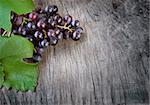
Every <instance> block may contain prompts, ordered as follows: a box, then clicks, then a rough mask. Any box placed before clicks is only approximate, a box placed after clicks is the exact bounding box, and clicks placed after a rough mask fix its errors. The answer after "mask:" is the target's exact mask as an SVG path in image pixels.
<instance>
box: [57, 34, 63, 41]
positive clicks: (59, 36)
mask: <svg viewBox="0 0 150 105" xmlns="http://www.w3.org/2000/svg"><path fill="white" fill-rule="evenodd" d="M56 36H57V38H58V39H59V40H60V39H63V33H62V32H60V33H59V34H57V35H56Z"/></svg>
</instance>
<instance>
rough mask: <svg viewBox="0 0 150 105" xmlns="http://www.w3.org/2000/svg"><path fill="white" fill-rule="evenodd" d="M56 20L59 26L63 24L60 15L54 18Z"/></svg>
mask: <svg viewBox="0 0 150 105" xmlns="http://www.w3.org/2000/svg"><path fill="white" fill-rule="evenodd" d="M54 20H55V21H56V22H57V23H58V24H59V23H61V22H62V17H61V16H60V15H59V14H56V15H55V16H54Z"/></svg>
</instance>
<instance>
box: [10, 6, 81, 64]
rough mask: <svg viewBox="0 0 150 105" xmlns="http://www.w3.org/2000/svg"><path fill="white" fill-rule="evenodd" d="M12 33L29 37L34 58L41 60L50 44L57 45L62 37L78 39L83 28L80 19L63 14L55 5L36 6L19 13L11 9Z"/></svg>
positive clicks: (35, 60)
mask: <svg viewBox="0 0 150 105" xmlns="http://www.w3.org/2000/svg"><path fill="white" fill-rule="evenodd" d="M10 18H11V23H12V33H14V34H17V35H21V36H22V37H25V38H27V39H28V40H29V41H31V42H32V43H33V44H34V47H35V50H34V53H33V57H32V60H33V61H34V62H38V61H40V60H41V57H42V56H41V54H42V52H43V50H44V49H45V48H46V47H48V46H49V45H56V44H57V43H58V41H59V40H61V39H70V38H71V39H72V40H74V41H77V40H79V39H80V37H81V35H82V31H83V28H82V27H80V22H79V20H74V19H73V17H72V16H70V15H68V14H67V15H65V16H61V15H60V14H59V13H58V8H57V6H55V5H48V6H46V7H44V8H36V9H35V10H33V11H32V12H31V13H27V14H21V15H18V14H16V13H15V12H13V11H11V17H10Z"/></svg>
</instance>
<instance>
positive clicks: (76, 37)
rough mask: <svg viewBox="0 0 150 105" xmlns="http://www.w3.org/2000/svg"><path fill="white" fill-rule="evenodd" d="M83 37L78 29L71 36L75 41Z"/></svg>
mask: <svg viewBox="0 0 150 105" xmlns="http://www.w3.org/2000/svg"><path fill="white" fill-rule="evenodd" d="M80 37H81V33H78V32H77V31H74V32H73V34H72V36H71V38H72V39H73V40H75V41H77V40H79V39H80Z"/></svg>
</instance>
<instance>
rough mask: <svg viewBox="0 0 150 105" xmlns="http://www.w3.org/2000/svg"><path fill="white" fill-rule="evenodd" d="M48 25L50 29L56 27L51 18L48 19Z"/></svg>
mask: <svg viewBox="0 0 150 105" xmlns="http://www.w3.org/2000/svg"><path fill="white" fill-rule="evenodd" d="M48 23H49V25H50V27H52V28H54V27H55V25H56V21H55V20H53V19H51V18H49V19H48Z"/></svg>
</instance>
